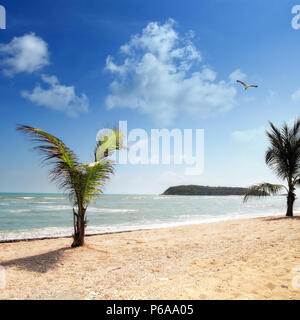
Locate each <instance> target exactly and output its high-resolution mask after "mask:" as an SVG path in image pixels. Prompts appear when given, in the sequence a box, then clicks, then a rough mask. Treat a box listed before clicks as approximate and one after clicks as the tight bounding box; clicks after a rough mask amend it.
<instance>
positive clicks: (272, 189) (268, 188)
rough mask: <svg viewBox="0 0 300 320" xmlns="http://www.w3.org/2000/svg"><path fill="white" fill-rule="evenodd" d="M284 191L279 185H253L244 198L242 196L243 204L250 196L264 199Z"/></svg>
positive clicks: (282, 186)
mask: <svg viewBox="0 0 300 320" xmlns="http://www.w3.org/2000/svg"><path fill="white" fill-rule="evenodd" d="M284 189H285V190H286V187H285V186H284V185H281V184H271V183H266V182H264V183H261V184H255V185H253V186H251V187H249V188H248V190H247V192H246V194H245V196H244V200H243V201H244V202H246V201H247V200H248V198H249V197H250V196H256V197H259V198H260V197H266V196H269V195H273V196H274V195H277V194H278V193H279V192H281V191H283V190H284Z"/></svg>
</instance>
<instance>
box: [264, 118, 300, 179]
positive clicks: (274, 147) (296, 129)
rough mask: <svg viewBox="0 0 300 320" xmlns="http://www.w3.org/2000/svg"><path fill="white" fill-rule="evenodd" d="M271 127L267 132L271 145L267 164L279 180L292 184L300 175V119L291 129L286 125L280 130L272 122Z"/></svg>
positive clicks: (266, 156)
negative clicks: (294, 178) (295, 177)
mask: <svg viewBox="0 0 300 320" xmlns="http://www.w3.org/2000/svg"><path fill="white" fill-rule="evenodd" d="M270 127H271V130H270V131H267V132H266V134H267V136H268V138H269V141H270V144H271V146H270V147H269V148H268V150H267V152H266V155H265V160H266V164H267V165H269V166H270V167H271V168H272V169H273V170H274V171H275V173H276V174H277V175H278V177H279V178H281V179H287V180H288V181H289V182H290V181H292V179H293V177H294V176H295V175H297V174H299V173H300V119H297V120H296V121H295V123H294V125H293V126H292V127H291V128H289V126H288V125H287V124H286V123H284V124H283V126H282V128H281V130H279V129H278V128H276V127H275V126H274V124H273V123H271V122H270Z"/></svg>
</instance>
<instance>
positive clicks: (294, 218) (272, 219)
mask: <svg viewBox="0 0 300 320" xmlns="http://www.w3.org/2000/svg"><path fill="white" fill-rule="evenodd" d="M279 220H300V216H294V217H286V216H284V217H269V218H266V219H265V221H279Z"/></svg>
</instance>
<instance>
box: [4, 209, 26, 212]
mask: <svg viewBox="0 0 300 320" xmlns="http://www.w3.org/2000/svg"><path fill="white" fill-rule="evenodd" d="M8 212H9V213H25V212H31V210H29V209H15V210H8Z"/></svg>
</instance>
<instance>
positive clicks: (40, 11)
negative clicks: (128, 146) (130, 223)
mask: <svg viewBox="0 0 300 320" xmlns="http://www.w3.org/2000/svg"><path fill="white" fill-rule="evenodd" d="M0 4H1V5H3V6H5V8H6V12H7V29H6V30H0V99H1V104H0V124H1V125H0V133H1V138H0V147H1V150H2V151H1V157H0V164H1V166H0V192H56V191H57V189H56V187H55V186H54V185H51V184H50V183H49V182H48V180H47V169H46V168H42V167H41V166H40V164H39V159H38V157H37V155H36V154H34V153H32V152H30V144H29V143H28V141H26V140H25V139H24V137H22V136H21V135H20V134H19V133H17V132H16V131H15V126H16V124H28V125H32V126H35V127H39V128H41V129H44V130H47V131H49V132H51V133H53V134H54V135H56V136H58V137H60V138H61V139H62V140H63V141H65V143H66V144H67V145H68V146H69V147H70V148H72V149H73V150H74V151H75V152H76V153H78V155H79V157H80V158H81V160H82V161H83V162H91V161H93V157H92V156H93V149H94V145H95V139H96V134H97V132H98V130H100V129H101V128H103V127H105V126H107V125H108V124H115V123H117V122H118V121H119V120H122V121H128V130H132V129H135V128H141V129H144V130H146V132H147V133H148V134H149V136H150V131H151V129H162V128H166V129H169V130H172V129H174V128H178V129H180V130H184V129H192V130H196V129H204V134H205V149H204V157H205V162H204V171H203V173H202V174H201V175H198V176H187V175H185V173H186V171H185V169H186V166H185V165H175V164H174V163H172V162H171V164H170V165H163V164H160V165H131V164H127V165H125V164H120V165H118V166H117V167H116V174H115V176H114V177H113V178H112V180H111V181H110V182H109V183H108V185H107V187H106V190H105V191H106V192H107V193H154V194H156V193H160V192H162V191H164V189H165V188H167V187H169V186H171V185H177V184H204V185H224V186H225V185H227V186H248V185H249V184H252V183H257V182H262V181H270V182H277V179H276V177H275V176H274V174H273V173H272V172H271V171H270V169H268V168H267V167H266V165H265V163H264V152H265V149H266V146H267V141H266V139H265V130H266V128H267V127H268V121H272V122H274V123H275V124H277V125H280V124H281V123H282V122H283V121H289V122H291V121H293V119H295V117H297V116H298V115H299V106H300V79H299V76H298V72H299V64H300V62H299V61H300V60H299V50H300V29H299V30H295V29H293V28H292V26H291V21H292V18H293V16H294V15H293V14H292V7H293V6H294V5H295V4H296V3H295V2H294V1H277V2H276V3H275V1H271V0H270V1H259V0H254V1H251V2H250V1H244V0H240V1H234V0H226V1H225V0H209V1H208V0H207V1H196V0H195V1H174V0H172V1H170V0H165V1H157V0H152V1H147V2H141V1H139V0H130V1H129V0H128V1H118V0H115V1H108V0H103V1H98V0H88V1H84V0H73V1H64V2H63V1H53V0H51V1H49V0H43V1H38V0H28V1H26V2H25V1H22V2H20V1H17V0H9V1H6V0H1V1H0ZM237 79H239V80H244V81H246V82H247V83H255V84H258V86H259V87H258V88H257V89H253V88H251V89H249V90H248V91H247V92H244V91H243V90H242V87H241V85H239V84H237V83H236V80H237ZM137 143H138V145H143V144H145V141H138V140H137ZM150 156H151V157H152V158H153V157H155V156H157V155H150Z"/></svg>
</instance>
